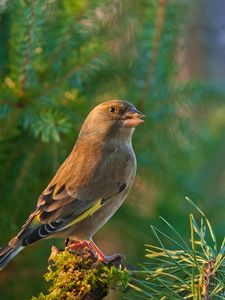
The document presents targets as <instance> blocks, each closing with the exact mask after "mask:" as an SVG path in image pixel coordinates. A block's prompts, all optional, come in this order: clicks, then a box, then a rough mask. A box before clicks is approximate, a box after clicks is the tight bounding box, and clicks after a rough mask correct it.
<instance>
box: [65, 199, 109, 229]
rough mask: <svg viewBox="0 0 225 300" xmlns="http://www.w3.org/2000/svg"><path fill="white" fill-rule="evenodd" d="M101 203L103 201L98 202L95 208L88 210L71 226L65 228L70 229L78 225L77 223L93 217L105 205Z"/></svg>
mask: <svg viewBox="0 0 225 300" xmlns="http://www.w3.org/2000/svg"><path fill="white" fill-rule="evenodd" d="M101 202H102V199H99V200H97V201H96V203H95V204H94V205H93V206H91V207H90V208H89V209H87V210H86V211H85V212H83V213H82V214H81V215H79V216H78V217H77V218H76V219H75V220H73V221H72V222H71V223H70V224H68V225H67V226H66V227H64V228H68V227H70V226H72V225H74V224H77V223H79V222H81V221H83V220H84V219H86V218H88V217H90V216H92V215H93V214H94V213H95V212H96V211H97V210H99V209H100V208H101V207H102V206H103V205H104V204H102V203H101ZM64 228H63V229H64Z"/></svg>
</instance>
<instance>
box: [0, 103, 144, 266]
mask: <svg viewBox="0 0 225 300" xmlns="http://www.w3.org/2000/svg"><path fill="white" fill-rule="evenodd" d="M143 118H144V114H143V113H141V112H140V111H138V110H137V108H136V107H135V106H134V105H133V104H132V103H130V102H128V101H125V100H111V101H106V102H103V103H100V104H98V105H97V106H95V107H94V108H93V109H92V110H91V111H90V113H89V114H88V116H87V117H86V119H85V121H84V123H83V125H82V127H81V129H80V132H79V134H78V137H77V140H76V142H75V145H74V147H73V148H72V151H71V153H70V154H69V156H68V157H67V158H66V159H65V161H64V162H63V163H62V165H61V166H60V167H59V169H58V171H57V172H56V174H55V175H54V176H53V178H52V180H51V181H50V183H49V184H48V186H47V187H46V189H44V191H43V192H42V194H41V195H40V197H39V198H38V200H37V205H36V207H35V209H34V211H33V212H32V213H31V214H30V216H29V217H28V219H27V221H26V222H25V224H24V225H23V226H22V228H21V230H20V231H19V233H18V234H17V235H16V236H15V237H14V238H12V239H11V240H10V241H9V242H8V244H6V245H5V246H3V247H2V248H1V249H0V270H1V269H3V268H4V267H5V266H6V265H7V264H8V263H9V262H10V261H11V260H12V259H13V258H14V257H15V256H16V255H17V254H18V253H19V252H20V251H22V250H23V249H24V248H25V247H27V246H29V245H31V244H33V243H36V242H37V241H39V240H41V239H47V238H69V239H71V240H73V241H77V245H78V246H79V245H81V246H83V245H85V246H87V247H88V248H89V249H90V250H91V251H93V252H94V253H95V255H96V256H97V258H98V261H100V262H104V261H107V257H106V256H105V255H104V254H103V252H102V251H101V250H100V249H99V248H98V246H97V245H96V244H95V243H94V241H93V236H94V234H95V233H96V232H97V231H98V230H99V229H100V228H101V227H102V226H103V225H104V224H105V223H106V222H107V221H108V220H109V219H110V218H111V217H112V215H113V214H114V213H115V212H116V211H117V209H118V208H119V207H120V206H121V204H122V203H123V201H124V200H125V199H126V197H127V195H128V193H129V191H130V189H131V186H132V184H133V182H134V179H135V175H136V168H137V163H136V156H135V153H134V150H133V147H132V135H133V132H134V129H135V127H136V126H138V125H140V124H142V123H143V122H144V120H143ZM75 245H76V243H75Z"/></svg>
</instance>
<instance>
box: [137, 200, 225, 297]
mask: <svg viewBox="0 0 225 300" xmlns="http://www.w3.org/2000/svg"><path fill="white" fill-rule="evenodd" d="M186 200H187V201H188V202H189V203H190V204H191V205H192V206H193V207H194V208H195V210H196V211H197V212H198V213H199V214H200V219H199V220H198V221H197V219H196V217H195V216H194V215H193V214H192V213H191V214H190V215H189V218H190V231H191V232H190V233H191V238H190V241H189V242H187V241H185V240H184V239H183V238H182V237H181V235H180V234H179V232H178V231H177V230H176V229H175V228H174V227H173V226H172V225H171V224H170V223H169V222H168V221H166V220H165V219H164V218H161V219H162V220H163V222H164V223H165V224H166V226H167V227H168V228H169V230H170V231H171V235H168V234H166V233H164V232H163V231H161V230H160V229H158V228H157V227H155V226H152V227H151V228H152V231H153V234H154V236H155V238H156V240H157V242H158V244H159V246H153V245H148V244H147V245H146V252H147V253H146V257H147V259H148V260H147V262H146V264H145V266H144V269H143V271H140V272H137V273H138V275H139V279H136V280H135V284H132V285H131V286H132V287H133V288H134V289H135V290H136V291H137V294H136V296H137V297H139V298H144V299H162V300H166V299H168V300H169V299H174V300H175V299H193V300H200V299H202V300H209V299H224V297H225V271H224V270H225V255H224V254H225V238H224V239H223V241H222V243H221V245H220V246H218V242H217V240H216V236H215V233H214V231H213V228H212V226H211V224H210V222H209V220H208V218H207V217H206V216H205V214H204V213H203V212H202V211H201V210H200V208H199V207H198V206H197V205H196V204H194V203H193V202H192V201H191V200H190V199H189V198H186ZM166 244H169V245H170V247H167V246H166Z"/></svg>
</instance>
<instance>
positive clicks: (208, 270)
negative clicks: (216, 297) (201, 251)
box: [202, 260, 215, 300]
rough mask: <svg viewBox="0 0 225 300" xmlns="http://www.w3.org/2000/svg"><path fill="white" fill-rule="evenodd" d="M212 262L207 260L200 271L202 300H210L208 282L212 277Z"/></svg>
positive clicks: (213, 262)
mask: <svg viewBox="0 0 225 300" xmlns="http://www.w3.org/2000/svg"><path fill="white" fill-rule="evenodd" d="M214 264H215V261H214V260H209V261H208V262H207V263H206V264H205V265H204V267H203V270H202V300H211V297H210V295H209V289H210V282H211V279H212V277H214V275H215V273H214Z"/></svg>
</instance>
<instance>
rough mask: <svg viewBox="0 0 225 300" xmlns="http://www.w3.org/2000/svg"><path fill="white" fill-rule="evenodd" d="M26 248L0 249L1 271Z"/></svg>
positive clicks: (18, 246)
mask: <svg viewBox="0 0 225 300" xmlns="http://www.w3.org/2000/svg"><path fill="white" fill-rule="evenodd" d="M23 248H24V247H23V246H21V245H15V246H9V245H6V246H4V247H2V248H1V249H0V270H2V269H3V268H4V267H5V266H6V265H7V264H8V263H9V262H10V261H11V260H12V259H13V258H14V257H15V256H16V255H17V254H18V253H19V252H20V251H21V250H22V249H23Z"/></svg>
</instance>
